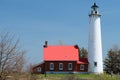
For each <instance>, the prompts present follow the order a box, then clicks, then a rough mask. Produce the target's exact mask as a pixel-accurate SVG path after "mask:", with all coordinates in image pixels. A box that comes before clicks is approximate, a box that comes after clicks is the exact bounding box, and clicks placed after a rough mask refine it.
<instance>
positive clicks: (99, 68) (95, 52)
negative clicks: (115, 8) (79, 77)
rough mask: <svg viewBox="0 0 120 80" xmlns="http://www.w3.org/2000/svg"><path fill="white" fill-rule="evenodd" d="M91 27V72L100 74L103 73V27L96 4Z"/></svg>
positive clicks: (93, 8) (89, 54)
mask: <svg viewBox="0 0 120 80" xmlns="http://www.w3.org/2000/svg"><path fill="white" fill-rule="evenodd" d="M91 8H92V10H91V13H90V14H89V18H90V27H89V41H88V60H89V72H90V73H95V74H100V73H103V62H102V44H101V25H100V16H101V15H100V14H99V12H98V10H97V9H98V6H97V5H96V3H94V5H93V6H92V7H91Z"/></svg>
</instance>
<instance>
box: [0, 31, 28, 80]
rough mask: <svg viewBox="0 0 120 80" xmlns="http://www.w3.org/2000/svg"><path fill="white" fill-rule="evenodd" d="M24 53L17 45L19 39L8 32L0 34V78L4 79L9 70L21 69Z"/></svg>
mask: <svg viewBox="0 0 120 80" xmlns="http://www.w3.org/2000/svg"><path fill="white" fill-rule="evenodd" d="M25 53H26V51H25V50H21V48H20V46H19V39H18V40H16V39H15V38H14V36H11V35H10V33H8V32H7V33H2V34H0V80H4V79H5V78H6V76H7V75H8V74H9V73H10V72H13V71H21V69H22V67H23V64H24V61H25V58H24V54H25Z"/></svg>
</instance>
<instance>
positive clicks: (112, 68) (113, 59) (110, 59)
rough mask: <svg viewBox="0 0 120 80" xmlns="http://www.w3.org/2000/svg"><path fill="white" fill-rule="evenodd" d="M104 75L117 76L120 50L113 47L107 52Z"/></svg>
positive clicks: (119, 64)
mask: <svg viewBox="0 0 120 80" xmlns="http://www.w3.org/2000/svg"><path fill="white" fill-rule="evenodd" d="M104 65H105V68H104V70H105V71H106V73H109V74H112V73H113V74H118V73H120V49H118V47H113V48H112V49H110V50H109V51H108V54H107V58H105V61H104Z"/></svg>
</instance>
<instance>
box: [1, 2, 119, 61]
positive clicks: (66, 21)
mask: <svg viewBox="0 0 120 80" xmlns="http://www.w3.org/2000/svg"><path fill="white" fill-rule="evenodd" d="M94 2H96V3H97V4H98V6H99V7H100V8H99V11H100V13H101V15H102V17H101V28H102V43H103V56H105V55H106V53H107V51H108V49H110V48H111V47H112V46H113V45H118V46H120V37H119V35H120V15H119V14H120V9H119V8H120V4H119V3H120V1H119V0H116V1H115V0H109V1H108V0H0V31H8V32H10V33H12V34H15V35H16V36H17V37H19V38H20V40H21V45H22V47H23V48H25V49H26V50H27V54H26V57H27V59H28V62H31V63H38V62H40V61H42V54H43V45H44V41H46V40H47V41H48V44H50V45H58V44H63V45H74V44H78V45H79V46H80V47H85V48H87V46H88V31H89V16H88V14H89V12H90V10H91V8H90V7H91V5H93V3H94Z"/></svg>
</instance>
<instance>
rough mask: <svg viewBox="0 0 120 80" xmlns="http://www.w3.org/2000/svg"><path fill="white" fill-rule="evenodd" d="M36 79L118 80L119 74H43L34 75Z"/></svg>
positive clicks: (119, 78)
mask: <svg viewBox="0 0 120 80" xmlns="http://www.w3.org/2000/svg"><path fill="white" fill-rule="evenodd" d="M36 77H37V78H38V80H120V75H119V76H118V75H107V74H101V75H95V74H47V75H46V77H45V75H44V74H39V75H36Z"/></svg>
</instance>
